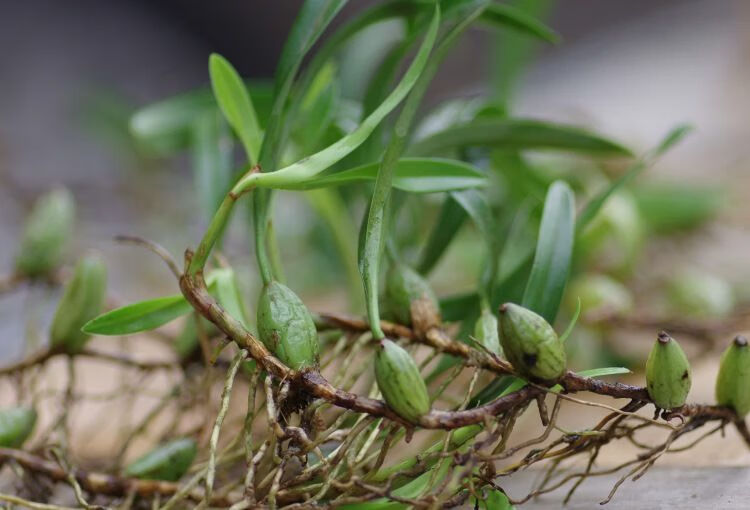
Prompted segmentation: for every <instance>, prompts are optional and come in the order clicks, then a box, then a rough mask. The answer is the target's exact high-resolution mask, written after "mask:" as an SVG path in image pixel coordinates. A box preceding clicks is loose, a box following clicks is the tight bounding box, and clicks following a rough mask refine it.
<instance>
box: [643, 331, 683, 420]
mask: <svg viewBox="0 0 750 510" xmlns="http://www.w3.org/2000/svg"><path fill="white" fill-rule="evenodd" d="M690 383H691V381H690V363H689V362H688V359H687V356H685V353H684V352H683V351H682V348H681V347H680V344H678V343H677V342H676V341H675V339H674V338H672V337H671V336H669V335H668V334H666V333H665V332H664V331H662V332H661V333H659V336H658V338H657V339H656V342H655V343H654V346H653V347H652V348H651V353H650V354H649V355H648V360H646V388H647V390H648V394H649V396H650V397H651V400H653V401H654V404H656V406H657V407H660V408H661V409H667V410H670V409H674V408H676V407H680V406H682V405H683V404H684V403H685V400H686V399H687V396H688V393H689V392H690Z"/></svg>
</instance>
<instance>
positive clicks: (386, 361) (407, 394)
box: [375, 339, 430, 423]
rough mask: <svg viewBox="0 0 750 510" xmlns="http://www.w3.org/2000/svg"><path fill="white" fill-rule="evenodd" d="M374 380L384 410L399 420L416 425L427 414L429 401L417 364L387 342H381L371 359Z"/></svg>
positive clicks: (403, 351)
mask: <svg viewBox="0 0 750 510" xmlns="http://www.w3.org/2000/svg"><path fill="white" fill-rule="evenodd" d="M375 380H376V381H377V383H378V388H380V392H381V393H382V394H383V398H384V399H385V402H386V403H387V404H388V407H390V408H391V409H393V411H394V412H395V413H396V414H398V415H399V416H401V417H402V418H403V419H405V420H407V421H409V422H412V423H416V422H418V421H419V418H420V417H421V416H422V415H425V414H427V413H428V412H430V397H429V396H428V394H427V386H426V385H425V383H424V379H422V376H421V375H420V374H419V368H417V364H416V363H414V360H413V359H412V357H411V356H409V353H408V352H406V351H405V350H404V349H403V348H402V347H401V346H399V345H398V344H396V343H394V342H392V341H390V340H388V339H384V340H381V342H380V346H379V348H378V352H377V353H376V355H375Z"/></svg>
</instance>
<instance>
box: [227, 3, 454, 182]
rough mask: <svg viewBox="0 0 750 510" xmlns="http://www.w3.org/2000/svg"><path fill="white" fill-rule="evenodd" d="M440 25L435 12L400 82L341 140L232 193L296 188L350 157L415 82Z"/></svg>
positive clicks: (259, 176)
mask: <svg viewBox="0 0 750 510" xmlns="http://www.w3.org/2000/svg"><path fill="white" fill-rule="evenodd" d="M439 21H440V14H439V11H437V10H436V11H435V15H434V16H433V18H432V23H431V25H430V30H428V32H427V35H426V36H425V39H424V40H423V42H422V45H421V46H420V48H419V51H418V52H417V55H416V56H415V57H414V60H412V63H411V65H410V66H409V68H408V69H407V71H406V73H405V74H404V76H403V77H402V78H401V81H400V82H399V83H398V85H397V86H396V87H395V88H394V89H393V91H392V92H391V93H390V94H389V95H388V97H387V98H386V99H385V101H383V102H382V103H381V104H380V106H378V107H377V108H376V109H375V111H373V112H372V113H371V114H370V115H369V116H367V118H365V119H364V120H363V121H362V123H361V124H360V125H359V126H358V127H357V128H356V129H355V130H354V131H352V132H351V133H349V134H348V135H347V136H345V137H343V138H341V139H340V140H338V141H337V142H336V143H333V144H331V145H330V146H328V147H326V148H325V149H323V150H321V151H319V152H316V153H315V154H313V155H311V156H309V157H307V158H304V159H302V160H300V161H297V162H296V163H293V164H291V165H289V166H287V167H285V168H282V169H281V170H278V171H276V172H270V173H254V174H249V175H246V176H245V177H243V178H242V179H241V180H240V181H239V182H238V183H237V184H236V185H235V187H234V191H235V192H241V191H243V190H245V189H247V188H249V187H250V186H253V185H255V186H257V187H267V188H280V187H290V186H295V185H300V184H301V183H303V182H304V181H307V180H310V179H311V178H312V177H314V176H316V175H317V174H319V173H320V172H322V171H323V170H325V169H327V168H329V167H330V166H331V165H333V164H335V163H337V162H339V161H340V160H341V159H343V158H344V157H345V156H347V155H348V154H350V153H351V152H352V151H353V150H354V149H356V148H357V147H359V146H360V145H361V144H362V142H364V141H365V140H366V139H367V137H368V136H370V134H371V133H372V131H373V130H374V129H375V127H377V125H378V124H379V123H380V122H381V121H382V120H383V119H384V118H385V116H386V115H388V114H389V113H390V112H391V111H393V109H394V108H396V106H398V104H399V103H400V102H401V101H402V100H403V99H404V98H405V97H406V95H407V94H408V93H409V91H410V90H411V89H412V87H413V86H414V84H415V83H416V81H417V78H418V77H419V75H420V74H421V73H422V70H423V69H424V67H425V65H426V64H427V57H428V56H429V54H430V50H431V49H432V45H433V44H434V42H435V38H436V36H437V27H438V24H439Z"/></svg>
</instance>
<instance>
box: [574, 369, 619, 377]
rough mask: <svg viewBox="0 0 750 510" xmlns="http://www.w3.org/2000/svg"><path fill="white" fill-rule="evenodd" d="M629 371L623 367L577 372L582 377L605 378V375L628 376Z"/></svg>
mask: <svg viewBox="0 0 750 510" xmlns="http://www.w3.org/2000/svg"><path fill="white" fill-rule="evenodd" d="M630 373H631V371H630V370H629V369H627V368H625V367H603V368H590V369H588V370H581V371H580V372H577V374H578V375H580V376H582V377H591V378H595V377H605V376H607V375H621V374H630Z"/></svg>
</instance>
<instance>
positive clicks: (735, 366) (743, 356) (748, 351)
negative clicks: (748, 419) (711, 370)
mask: <svg viewBox="0 0 750 510" xmlns="http://www.w3.org/2000/svg"><path fill="white" fill-rule="evenodd" d="M716 401H717V402H718V403H719V405H722V406H727V407H731V408H733V409H734V410H735V411H736V412H737V414H738V415H739V416H740V417H744V416H745V415H746V414H747V413H748V411H750V347H748V345H747V338H745V337H744V336H741V335H740V336H737V337H736V338H735V339H734V341H733V342H732V344H731V345H730V346H729V347H727V350H726V351H724V354H722V356H721V364H720V366H719V376H718V377H717V378H716Z"/></svg>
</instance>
